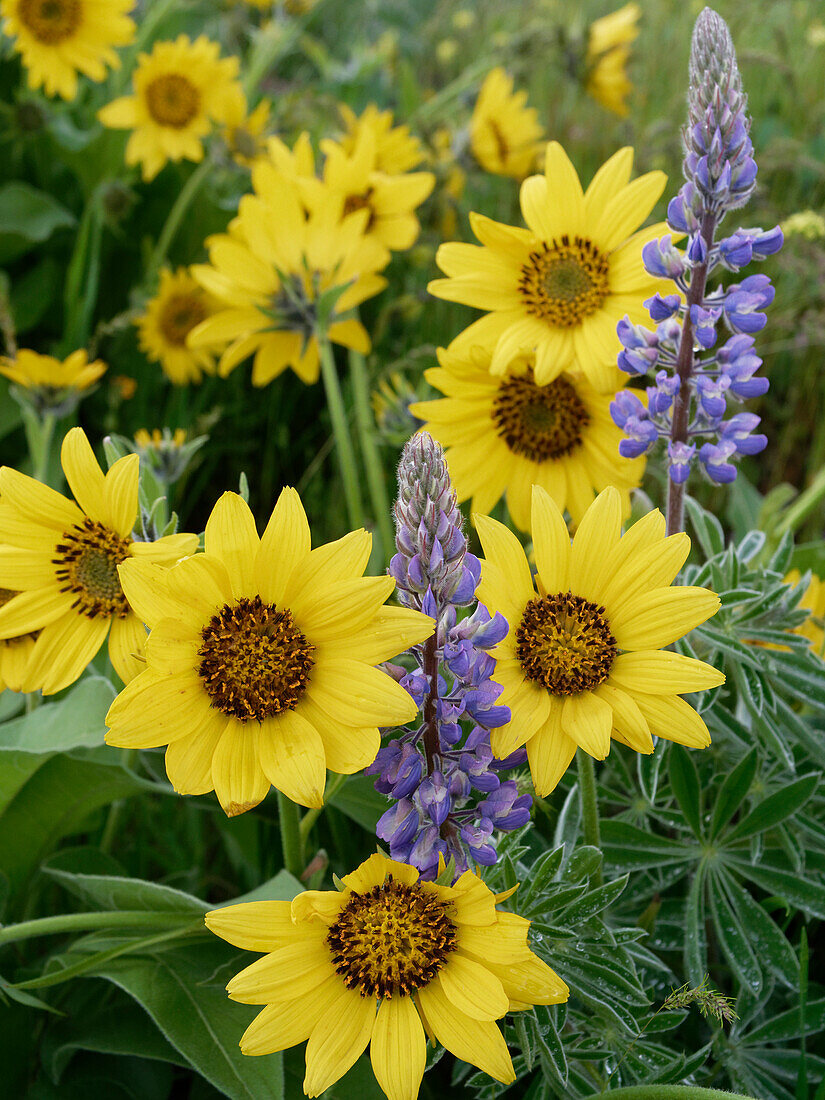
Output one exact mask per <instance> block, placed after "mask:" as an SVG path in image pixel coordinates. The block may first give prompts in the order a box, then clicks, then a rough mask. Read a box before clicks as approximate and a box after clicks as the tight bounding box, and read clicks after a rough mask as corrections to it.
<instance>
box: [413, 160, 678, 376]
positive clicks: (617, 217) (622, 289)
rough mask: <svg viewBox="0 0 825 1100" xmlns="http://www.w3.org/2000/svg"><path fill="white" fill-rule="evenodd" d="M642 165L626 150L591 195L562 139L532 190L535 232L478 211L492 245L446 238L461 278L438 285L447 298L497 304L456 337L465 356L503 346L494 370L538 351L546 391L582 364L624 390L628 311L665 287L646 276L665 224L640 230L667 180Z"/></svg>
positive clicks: (450, 269)
mask: <svg viewBox="0 0 825 1100" xmlns="http://www.w3.org/2000/svg"><path fill="white" fill-rule="evenodd" d="M632 167H633V150H632V149H631V148H629V147H627V148H624V149H620V150H619V151H618V152H617V153H615V154H614V155H613V156H612V157H611V158H610V159H609V160H608V161H606V162H605V164H603V165H602V167H601V168H600V169H599V171H598V172H597V173H596V175H595V177H594V179H593V182H592V183H591V184H590V186H589V187H588V189H587V191H586V193H584V194H583V193H582V188H581V184H580V183H579V178H578V176H577V174H576V169H575V168H574V167H573V165H572V164H571V163H570V160H569V159H568V157H567V154H566V153H565V151H564V150H563V149H562V147H561V145H559V144H558V142H555V141H551V142H550V144H549V145H548V146H547V152H546V156H545V168H544V175H540V176H530V177H529V178H528V179H526V180H525V181H524V183H523V184H522V185H521V210H522V214H523V216H524V220H525V221H526V222H527V228H526V229H521V228H518V227H516V226H510V225H501V224H500V223H499V222H494V221H492V220H491V219H490V218H485V217H482V216H481V215H479V214H470V224H471V226H472V228H473V232H474V233H475V235H476V236H477V237H478V239H479V240H480V241H481V246H480V247H479V246H478V245H472V244H457V243H450V244H443V245H441V247H440V248H439V250H438V253H437V255H436V262H437V263H438V266H439V267H440V268H441V270H442V271H443V272H444V274H445V275H447V276H449V277H448V278H447V279H436V280H435V281H434V282H431V283H430V284H429V287H428V289H429V291H430V293H431V294H434V295H435V296H436V297H437V298H447V299H448V300H449V301H452V302H463V303H464V304H465V305H468V306H475V307H476V308H478V309H484V310H489V312H488V313H487V315H486V316H485V317H481V318H479V320H477V321H474V322H473V323H472V324H471V325H470V326H469V327H468V328H466V329H465V330H464V332H462V333H460V334H459V335H458V336H457V337H456V339H455V340H454V341H453V344H452V347H453V348H454V350H455V351H460V352H462V353H464V352H465V351H467V350H469V349H470V348H472V347H474V346H476V345H478V346H481V347H492V348H493V356H492V360H491V363H490V369H491V370H492V372H493V373H494V374H504V373H505V372H506V371H507V370H508V368H509V366H510V364H511V362H512V361H513V359H515V358H516V356H518V355H520V354H522V353H525V352H534V353H535V356H536V365H535V377H536V381H537V382H538V383H539V385H542V386H543V385H546V383H548V382H552V380H553V379H554V378H557V377H558V376H559V374H561V372H562V371H564V370H571V369H573V368H574V367H575V368H577V369H579V370H581V371H583V372H584V374H585V375H586V376H587V379H588V381H589V382H590V383H591V385H593V386H595V388H596V389H597V390H599V391H600V392H607V391H608V390H609V389H610V388H611V387H612V386H613V385H614V383H615V373H614V371H613V369H612V367H613V363H614V362H615V358H614V357H615V355H616V351H617V348H618V340H617V337H616V325H617V323H618V322H619V321H620V320H621V318H622V317H623V316H624V315H625V314H626V313H627V314H628V315H629V316H630V317H631V318H637V319H638V320H639V321H641V319H642V317H644V316H645V313H644V307H643V301H644V299H645V298H647V297H648V296H649V295H651V294H654V293H655V292H656V290H657V289H659V288H661V286H662V283H661V282H660V281H659V280H658V279H654V278H653V277H652V276H650V275H649V274H648V273H647V272H646V271H645V269H644V265H643V264H642V258H641V250H642V246H643V245H645V244H647V242H648V241H651V240H653V239H655V238H656V237H658V236H660V235H661V233H662V229H663V224H662V223H660V224H658V225H653V226H650V227H649V228H647V229H642V230H639V231H638V232H636V230H637V229H638V226H639V225H640V224H641V223H642V222H643V221H644V220H645V218H646V217H647V216H648V214H649V213H650V211H651V210H652V209H653V206H654V204H655V203H656V200H657V199H658V198H659V196H660V195H661V193H662V191H663V190H664V186H665V183H666V181H667V177H666V176H665V175H664V173H663V172H648V173H646V174H645V175H643V176H639V178H638V179H636V180H634V181H633V182H632V183H631V182H630V172H631V169H632Z"/></svg>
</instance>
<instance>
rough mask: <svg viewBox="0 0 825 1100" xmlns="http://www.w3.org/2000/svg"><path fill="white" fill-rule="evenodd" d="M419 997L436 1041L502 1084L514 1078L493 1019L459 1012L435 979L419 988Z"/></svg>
mask: <svg viewBox="0 0 825 1100" xmlns="http://www.w3.org/2000/svg"><path fill="white" fill-rule="evenodd" d="M418 997H419V999H420V1001H421V1005H422V1007H423V1009H424V1011H425V1012H426V1014H427V1020H428V1022H429V1024H430V1027H432V1029H433V1031H434V1032H435V1035H436V1037H437V1038H438V1041H439V1042H440V1043H441V1044H442V1045H443V1046H445V1047H446V1048H447V1050H449V1051H450V1053H451V1054H454V1055H455V1056H456V1058H460V1059H461V1060H462V1061H464V1062H469V1063H470V1065H471V1066H478V1067H479V1069H482V1070H484V1072H485V1073H489V1075H490V1076H491V1077H493V1078H495V1080H496V1081H501V1082H503V1083H504V1084H505V1085H509V1084H511V1083H512V1082H513V1081H515V1079H516V1075H515V1072H514V1071H513V1063H512V1062H511V1060H510V1053H509V1051H508V1050H507V1044H506V1043H505V1042H504V1038H503V1036H502V1034H501V1032H500V1031H499V1029H498V1027H497V1025H496V1024H495V1023H493V1022H492V1021H491V1020H474V1019H472V1017H470V1016H467V1015H465V1014H464V1013H463V1012H460V1011H459V1010H458V1009H457V1008H456V1007H455V1006H454V1005H453V1004H452V1002H451V1001H449V1000H448V999H447V996H446V994H445V993H444V991H443V990H442V988H441V986H440V985H439V984H437V983H436V982H430V984H429V985H425V986H424V987H423V988H422V989H420V990H419V991H418Z"/></svg>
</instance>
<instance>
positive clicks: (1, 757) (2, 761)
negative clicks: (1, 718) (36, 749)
mask: <svg viewBox="0 0 825 1100" xmlns="http://www.w3.org/2000/svg"><path fill="white" fill-rule="evenodd" d="M0 728H2V727H0ZM48 759H49V758H48V757H47V756H35V755H33V754H32V753H30V752H13V751H11V750H9V749H0V815H2V813H3V811H4V810H5V808H6V807H7V806H8V804H9V803H10V802H11V800H12V799H13V798H14V796H15V795H16V794H17V792H18V791H19V790H21V788H22V787H24V786H25V785H26V783H27V781H28V780H29V779H31V777H32V776H33V775H34V773H35V772H36V771H37V769H38V768H42V767H43V765H44V764H45V763H46V761H47V760H48Z"/></svg>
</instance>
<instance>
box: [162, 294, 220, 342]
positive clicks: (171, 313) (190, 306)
mask: <svg viewBox="0 0 825 1100" xmlns="http://www.w3.org/2000/svg"><path fill="white" fill-rule="evenodd" d="M207 316H208V310H207V308H206V306H205V304H204V302H203V300H202V298H201V297H200V296H199V295H196V294H173V295H172V297H171V298H169V299H168V300H167V301H166V302H165V303H164V306H163V309H162V311H161V314H160V317H159V318H158V328H159V329H160V331H161V332H162V333H163V335H164V337H165V338H166V340H167V341H168V342H169V343H170V344H174V345H175V347H181V348H183V347H186V337H187V336H188V335H189V333H190V332H191V331H192V329H193V328H194V327H195V325H199V324H200V323H201V321H203V320H205V319H206V317H207Z"/></svg>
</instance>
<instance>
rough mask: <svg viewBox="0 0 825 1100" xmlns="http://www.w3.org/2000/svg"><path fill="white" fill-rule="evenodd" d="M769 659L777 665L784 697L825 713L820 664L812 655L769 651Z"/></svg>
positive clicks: (824, 693)
mask: <svg viewBox="0 0 825 1100" xmlns="http://www.w3.org/2000/svg"><path fill="white" fill-rule="evenodd" d="M771 659H772V660H773V661H774V662H775V663H776V664H777V665H779V666H780V667H779V670H778V680H779V683H781V685H782V689H783V691H784V692H785V694H786V695H790V696H792V697H793V696H795V697H796V699H797V700H798V701H799V702H801V703H807V704H808V706H811V707H813V708H814V709H815V710H818V711H820V712H821V711H825V691H823V686H822V681H823V676H822V662H821V661H820V660H819V659H818V658H817V657H814V656H813V654H804V655H801V654H796V653H780V652H779V651H778V650H772V651H771Z"/></svg>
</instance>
